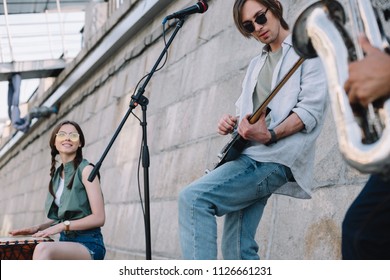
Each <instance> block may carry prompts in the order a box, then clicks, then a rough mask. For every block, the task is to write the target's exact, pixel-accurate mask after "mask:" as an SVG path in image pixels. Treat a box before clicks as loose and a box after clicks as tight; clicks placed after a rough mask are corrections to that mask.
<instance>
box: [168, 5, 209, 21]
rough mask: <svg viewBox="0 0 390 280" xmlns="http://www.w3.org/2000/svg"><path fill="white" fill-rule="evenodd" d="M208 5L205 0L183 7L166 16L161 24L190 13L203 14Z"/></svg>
mask: <svg viewBox="0 0 390 280" xmlns="http://www.w3.org/2000/svg"><path fill="white" fill-rule="evenodd" d="M208 7H209V6H208V5H207V3H206V2H205V1H199V2H198V3H196V4H195V5H192V6H191V7H188V8H185V9H183V10H180V11H178V12H176V13H173V14H170V15H169V16H166V17H165V18H164V20H163V24H165V23H166V22H167V21H168V20H170V19H173V18H182V17H185V16H188V15H191V14H196V13H200V14H203V13H204V12H206V11H207V9H208Z"/></svg>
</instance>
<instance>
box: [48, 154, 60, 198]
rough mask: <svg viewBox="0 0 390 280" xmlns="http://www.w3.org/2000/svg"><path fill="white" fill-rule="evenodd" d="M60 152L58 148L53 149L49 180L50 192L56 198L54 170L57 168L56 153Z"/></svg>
mask: <svg viewBox="0 0 390 280" xmlns="http://www.w3.org/2000/svg"><path fill="white" fill-rule="evenodd" d="M57 154H58V151H57V150H56V149H52V150H51V167H50V181H49V192H50V194H51V195H52V196H53V197H54V198H55V197H56V195H55V193H54V190H53V182H52V181H53V176H54V172H55V170H56V162H57V161H56V155H57Z"/></svg>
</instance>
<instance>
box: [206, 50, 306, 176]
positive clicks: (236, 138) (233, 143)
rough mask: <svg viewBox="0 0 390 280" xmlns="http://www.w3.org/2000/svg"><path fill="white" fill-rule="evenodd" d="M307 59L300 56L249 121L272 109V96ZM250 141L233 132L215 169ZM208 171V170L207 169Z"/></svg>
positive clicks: (229, 159)
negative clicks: (269, 105) (270, 104)
mask: <svg viewBox="0 0 390 280" xmlns="http://www.w3.org/2000/svg"><path fill="white" fill-rule="evenodd" d="M304 60H305V59H304V58H300V59H299V60H298V61H297V62H296V63H295V64H294V66H293V67H292V68H291V69H290V70H289V71H288V72H287V74H286V75H285V76H284V77H283V79H282V80H281V81H280V82H279V83H278V84H277V86H276V87H275V88H274V89H273V90H272V92H271V94H270V95H269V96H268V97H267V98H266V99H265V100H264V102H263V103H262V104H261V105H260V107H259V108H258V109H257V110H256V111H255V112H254V113H253V114H252V115H251V116H250V117H249V119H248V120H249V123H250V124H254V123H256V122H257V121H258V120H259V118H260V115H261V113H262V112H264V111H266V115H268V113H269V112H270V111H271V110H270V109H269V108H268V107H267V106H268V104H269V103H270V102H271V100H272V98H274V97H275V95H276V94H277V93H278V92H279V90H280V89H281V88H282V87H283V86H284V84H285V83H286V82H287V80H288V79H289V78H290V77H291V76H292V74H294V72H295V71H296V70H297V69H298V67H299V66H301V64H302V63H303V61H304ZM248 144H249V141H248V140H245V139H244V138H242V137H241V135H240V134H238V132H237V131H236V130H235V131H234V132H233V133H232V139H231V140H230V141H229V142H228V143H227V144H226V145H225V146H224V147H223V148H222V150H221V152H220V153H219V154H218V158H219V161H218V163H217V164H216V165H215V166H214V169H215V168H217V167H219V166H221V165H222V164H224V163H226V162H228V161H232V160H234V159H236V158H237V157H238V156H239V155H240V154H241V153H242V151H243V150H244V149H245V148H246V147H247V146H248ZM206 172H207V171H206Z"/></svg>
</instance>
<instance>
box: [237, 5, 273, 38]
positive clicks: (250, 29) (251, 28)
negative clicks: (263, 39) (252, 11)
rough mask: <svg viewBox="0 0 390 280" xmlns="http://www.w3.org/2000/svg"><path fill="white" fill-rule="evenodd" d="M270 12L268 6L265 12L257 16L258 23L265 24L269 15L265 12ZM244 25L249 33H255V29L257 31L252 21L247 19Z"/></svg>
mask: <svg viewBox="0 0 390 280" xmlns="http://www.w3.org/2000/svg"><path fill="white" fill-rule="evenodd" d="M267 12H268V8H267V9H266V10H265V12H264V13H261V14H259V15H257V16H256V18H255V22H256V23H257V24H261V25H264V24H265V23H266V22H267V17H266V16H265V14H266V13H267ZM242 27H243V28H244V29H245V31H246V32H248V33H253V31H255V26H254V25H253V22H252V21H246V22H243V23H242Z"/></svg>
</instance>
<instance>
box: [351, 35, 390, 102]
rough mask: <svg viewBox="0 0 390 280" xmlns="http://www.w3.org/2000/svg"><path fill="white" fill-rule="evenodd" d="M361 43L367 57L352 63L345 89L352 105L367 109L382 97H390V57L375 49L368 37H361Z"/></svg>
mask: <svg viewBox="0 0 390 280" xmlns="http://www.w3.org/2000/svg"><path fill="white" fill-rule="evenodd" d="M359 42H360V44H361V46H362V48H363V51H364V52H365V55H366V56H365V57H364V59H362V60H359V61H355V62H352V63H350V65H349V78H348V80H347V81H346V82H345V85H344V89H345V91H346V92H347V93H348V96H349V100H350V102H351V103H360V104H362V105H363V106H365V107H366V106H367V105H368V104H369V103H371V102H373V101H374V100H376V99H378V98H380V97H385V96H390V55H388V54H386V53H385V52H383V51H381V50H379V49H377V48H375V47H373V46H372V45H371V44H370V42H369V41H368V39H367V38H366V37H363V36H362V37H360V38H359Z"/></svg>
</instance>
